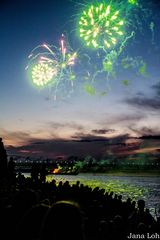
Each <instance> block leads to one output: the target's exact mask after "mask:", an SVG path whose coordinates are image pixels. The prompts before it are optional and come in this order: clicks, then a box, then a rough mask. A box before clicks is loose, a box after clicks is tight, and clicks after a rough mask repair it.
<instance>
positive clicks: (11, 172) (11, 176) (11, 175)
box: [8, 157, 16, 184]
mask: <svg viewBox="0 0 160 240" xmlns="http://www.w3.org/2000/svg"><path fill="white" fill-rule="evenodd" d="M15 181H16V172H15V162H14V160H13V158H12V157H11V158H10V160H9V162H8V182H9V184H14V183H15Z"/></svg>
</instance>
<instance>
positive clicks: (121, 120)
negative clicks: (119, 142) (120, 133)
mask: <svg viewBox="0 0 160 240" xmlns="http://www.w3.org/2000/svg"><path fill="white" fill-rule="evenodd" d="M144 118H145V114H144V113H142V112H140V111H135V112H134V114H120V115H115V116H111V117H110V118H108V116H107V118H106V120H105V121H103V122H100V123H99V124H101V125H103V126H108V125H109V126H112V125H115V124H116V125H117V124H127V125H128V124H132V122H137V121H140V120H142V119H144ZM111 130H113V131H114V132H115V131H116V130H114V129H111Z"/></svg>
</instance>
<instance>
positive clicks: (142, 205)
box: [138, 199, 145, 211]
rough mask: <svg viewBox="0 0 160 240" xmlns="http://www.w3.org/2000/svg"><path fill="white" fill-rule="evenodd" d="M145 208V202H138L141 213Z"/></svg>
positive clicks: (141, 200)
mask: <svg viewBox="0 0 160 240" xmlns="http://www.w3.org/2000/svg"><path fill="white" fill-rule="evenodd" d="M144 208H145V201H144V200H143V199H140V200H138V209H139V210H140V211H141V210H144Z"/></svg>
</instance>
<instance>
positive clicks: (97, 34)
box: [79, 3, 124, 48]
mask: <svg viewBox="0 0 160 240" xmlns="http://www.w3.org/2000/svg"><path fill="white" fill-rule="evenodd" d="M79 34H80V37H81V38H82V39H83V40H84V41H85V43H86V45H87V46H91V47H94V48H101V47H104V48H113V47H114V46H115V45H116V44H117V42H118V41H119V38H122V36H123V35H124V20H123V19H122V18H121V16H120V12H119V11H118V10H116V9H115V8H114V6H112V5H111V4H108V5H107V4H106V3H97V4H95V5H91V6H90V7H89V8H88V9H87V10H86V11H83V13H82V15H81V17H80V20H79Z"/></svg>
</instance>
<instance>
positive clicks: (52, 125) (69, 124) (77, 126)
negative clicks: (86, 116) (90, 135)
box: [47, 121, 84, 131]
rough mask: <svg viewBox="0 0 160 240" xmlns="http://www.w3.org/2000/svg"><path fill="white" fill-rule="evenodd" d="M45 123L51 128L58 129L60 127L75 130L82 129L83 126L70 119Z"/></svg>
mask: <svg viewBox="0 0 160 240" xmlns="http://www.w3.org/2000/svg"><path fill="white" fill-rule="evenodd" d="M47 125H48V126H49V127H50V128H52V129H53V130H58V129H62V128H70V129H75V130H79V131H81V130H83V129H84V126H82V125H81V124H78V123H76V122H73V121H70V122H64V123H59V122H54V121H53V122H52V121H50V122H47Z"/></svg>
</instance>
